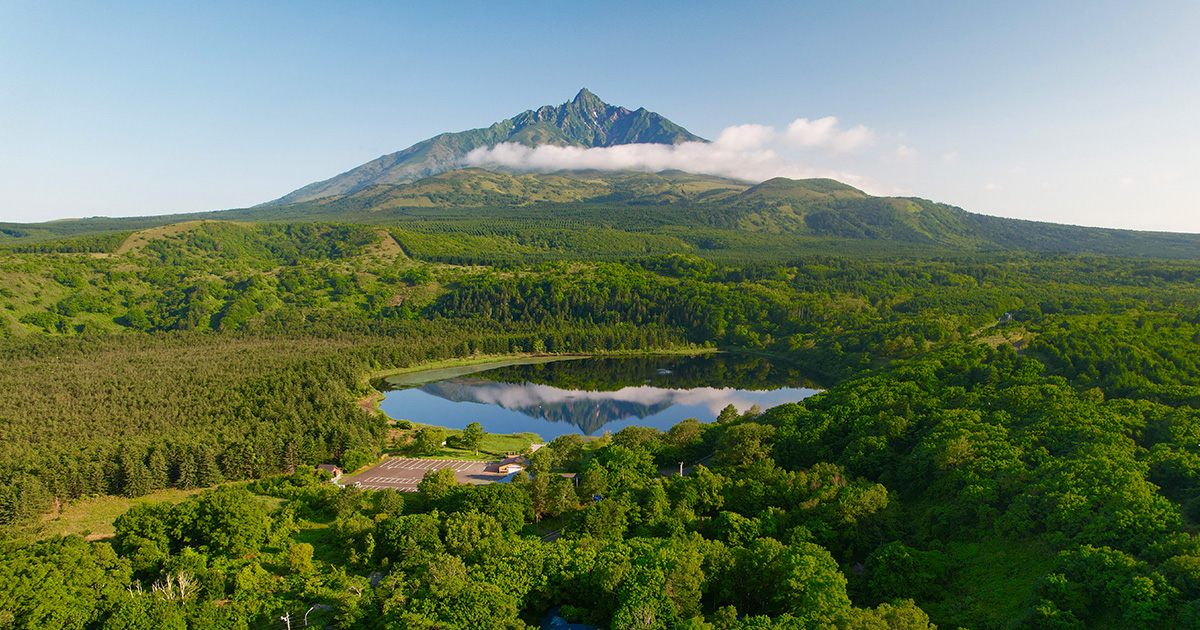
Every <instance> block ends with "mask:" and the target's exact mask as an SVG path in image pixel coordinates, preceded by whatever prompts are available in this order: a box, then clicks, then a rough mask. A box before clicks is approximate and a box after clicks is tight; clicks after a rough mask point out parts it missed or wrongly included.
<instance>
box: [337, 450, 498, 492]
mask: <svg viewBox="0 0 1200 630" xmlns="http://www.w3.org/2000/svg"><path fill="white" fill-rule="evenodd" d="M496 467H497V464H496V462H479V461H471V460H466V459H414V458H408V457H395V458H389V459H385V460H383V461H382V462H380V463H379V464H376V465H375V466H372V467H371V468H368V469H367V470H364V471H363V472H361V473H359V474H357V475H354V476H352V477H344V478H342V485H352V484H355V483H357V484H359V485H360V486H362V487H363V488H370V489H372V490H379V489H382V488H391V489H392V490H399V491H400V492H416V491H417V484H418V483H421V479H422V478H423V477H424V476H425V471H428V470H440V469H442V468H450V469H453V470H454V478H455V479H457V480H458V482H459V483H470V484H475V485H481V484H485V483H493V482H495V481H496V480H497V479H501V478H503V475H501V474H499V473H498V472H496V470H497V468H496Z"/></svg>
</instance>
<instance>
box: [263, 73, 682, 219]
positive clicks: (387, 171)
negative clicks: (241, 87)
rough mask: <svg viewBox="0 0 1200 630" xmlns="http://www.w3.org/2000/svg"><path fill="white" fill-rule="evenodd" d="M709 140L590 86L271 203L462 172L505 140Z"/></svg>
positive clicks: (589, 143) (584, 143)
mask: <svg viewBox="0 0 1200 630" xmlns="http://www.w3.org/2000/svg"><path fill="white" fill-rule="evenodd" d="M703 141H704V139H703V138H701V137H700V136H697V135H695V134H693V133H692V132H690V131H688V130H687V129H684V128H683V127H680V126H679V125H677V124H675V123H673V122H671V121H670V120H667V118H666V117H664V116H662V115H660V114H656V113H654V112H652V111H649V110H647V109H646V108H644V107H643V108H639V109H637V110H633V111H631V110H628V109H626V108H624V107H618V106H616V105H609V104H608V103H605V102H604V101H602V100H600V98H599V97H597V96H596V95H595V94H592V93H591V92H589V91H588V90H587V89H586V88H584V89H582V90H580V91H579V93H578V94H576V95H575V98H574V99H572V100H570V101H569V102H566V103H563V104H562V105H558V106H553V105H545V106H543V107H539V108H537V109H531V110H527V111H525V112H522V113H521V114H518V115H516V116H513V117H512V118H509V119H506V120H502V121H500V122H498V123H496V124H494V125H492V126H490V127H486V128H482V129H470V130H467V131H459V132H455V133H443V134H438V135H436V136H434V137H432V138H429V139H428V140H423V141H421V142H418V143H416V144H414V145H412V146H411V147H408V148H407V149H404V150H403V151H398V152H396V153H391V154H389V155H384V156H382V157H379V158H376V159H374V160H371V161H370V162H367V163H366V164H363V165H362V166H359V167H357V168H354V169H351V170H349V171H346V172H345V173H342V174H341V175H338V176H336V177H332V178H330V179H327V180H325V181H321V182H315V183H312V184H309V185H307V186H305V187H303V188H300V189H298V190H295V191H293V192H291V193H288V194H287V195H284V196H283V197H280V198H279V199H276V200H275V201H271V202H269V203H268V204H267V205H284V204H291V203H297V202H302V201H310V200H313V199H321V198H324V197H331V196H334V195H346V194H350V193H355V192H358V191H360V190H362V189H364V188H367V187H369V186H378V185H383V184H407V183H409V182H415V181H417V180H420V179H423V178H426V177H429V176H431V175H436V174H438V173H443V172H445V171H449V170H453V169H456V168H460V167H461V166H462V165H463V163H462V161H463V158H464V157H465V156H466V155H467V153H469V152H470V151H471V150H472V149H477V148H480V147H488V148H490V147H494V146H496V145H497V144H500V143H503V142H512V143H518V144H523V145H526V146H538V145H543V144H551V145H558V146H577V147H609V146H613V145H618V144H635V143H653V144H678V143H680V142H703Z"/></svg>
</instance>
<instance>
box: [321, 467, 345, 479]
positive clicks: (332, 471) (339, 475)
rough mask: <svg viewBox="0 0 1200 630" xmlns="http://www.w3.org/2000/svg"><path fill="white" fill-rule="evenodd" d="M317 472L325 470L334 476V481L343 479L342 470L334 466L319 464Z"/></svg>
mask: <svg viewBox="0 0 1200 630" xmlns="http://www.w3.org/2000/svg"><path fill="white" fill-rule="evenodd" d="M317 470H324V471H325V472H327V473H329V474H331V475H333V480H334V481H337V480H338V479H341V478H342V469H341V468H338V467H337V466H335V465H333V464H318V465H317Z"/></svg>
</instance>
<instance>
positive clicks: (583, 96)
mask: <svg viewBox="0 0 1200 630" xmlns="http://www.w3.org/2000/svg"><path fill="white" fill-rule="evenodd" d="M591 100H597V101H600V97H599V96H596V95H595V94H592V91H591V90H589V89H587V88H583V89H581V90H579V93H578V94H576V95H575V98H573V99H571V102H572V103H576V104H578V103H583V102H586V101H591ZM600 102H601V103H603V102H604V101H600Z"/></svg>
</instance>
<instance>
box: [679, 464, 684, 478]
mask: <svg viewBox="0 0 1200 630" xmlns="http://www.w3.org/2000/svg"><path fill="white" fill-rule="evenodd" d="M679 476H680V477H682V476H683V462H679Z"/></svg>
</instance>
